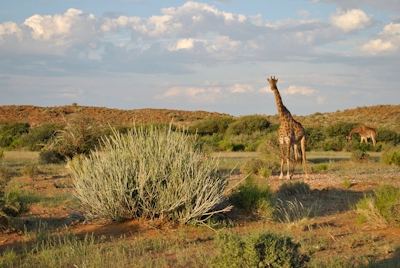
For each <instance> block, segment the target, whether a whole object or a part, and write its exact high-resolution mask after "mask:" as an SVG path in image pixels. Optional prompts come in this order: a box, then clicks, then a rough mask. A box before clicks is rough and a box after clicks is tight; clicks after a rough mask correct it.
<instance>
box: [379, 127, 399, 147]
mask: <svg viewBox="0 0 400 268" xmlns="http://www.w3.org/2000/svg"><path fill="white" fill-rule="evenodd" d="M376 139H377V141H384V142H386V143H391V144H392V145H394V146H396V145H397V144H399V143H400V134H399V133H397V132H395V131H393V130H390V129H386V128H378V129H377V138H376Z"/></svg>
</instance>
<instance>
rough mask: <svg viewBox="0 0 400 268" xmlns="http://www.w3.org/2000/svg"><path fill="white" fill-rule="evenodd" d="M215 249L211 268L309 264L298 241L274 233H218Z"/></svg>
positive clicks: (305, 265)
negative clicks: (241, 234) (215, 254)
mask: <svg viewBox="0 0 400 268" xmlns="http://www.w3.org/2000/svg"><path fill="white" fill-rule="evenodd" d="M216 244H217V247H218V248H219V252H218V254H217V256H216V257H215V258H214V259H213V267H227V268H228V267H229V268H231V267H232V268H234V267H238V268H239V267H309V266H308V262H309V261H310V256H309V255H308V254H303V253H301V252H300V250H299V249H300V247H301V245H300V243H295V242H293V241H292V239H291V238H290V237H288V236H282V235H278V234H274V233H262V234H258V235H256V234H250V235H247V236H243V237H241V236H239V235H237V234H233V233H219V234H218V235H217V237H216Z"/></svg>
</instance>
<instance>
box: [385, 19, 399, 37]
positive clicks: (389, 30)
mask: <svg viewBox="0 0 400 268" xmlns="http://www.w3.org/2000/svg"><path fill="white" fill-rule="evenodd" d="M380 34H382V35H400V23H393V22H391V23H389V24H388V25H386V26H385V27H384V28H383V31H382V32H381V33H380Z"/></svg>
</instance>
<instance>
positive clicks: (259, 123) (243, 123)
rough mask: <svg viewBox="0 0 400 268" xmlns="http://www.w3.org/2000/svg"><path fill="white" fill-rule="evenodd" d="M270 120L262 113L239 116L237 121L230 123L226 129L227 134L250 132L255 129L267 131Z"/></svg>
mask: <svg viewBox="0 0 400 268" xmlns="http://www.w3.org/2000/svg"><path fill="white" fill-rule="evenodd" d="M269 125H270V123H269V121H268V120H267V119H266V118H265V117H264V116H261V115H247V116H242V117H239V118H238V119H237V120H236V121H235V122H233V123H231V124H229V126H228V129H227V130H226V134H227V135H239V134H248V135H251V134H253V133H254V132H255V131H265V130H267V129H268V127H269Z"/></svg>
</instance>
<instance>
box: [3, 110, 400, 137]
mask: <svg viewBox="0 0 400 268" xmlns="http://www.w3.org/2000/svg"><path fill="white" fill-rule="evenodd" d="M73 116H83V117H88V118H91V119H94V120H96V121H99V122H100V123H104V124H110V125H119V126H129V125H132V124H133V123H134V122H135V123H150V122H161V123H170V122H171V121H172V122H173V123H174V124H176V125H181V126H188V125H190V124H192V123H193V122H195V121H198V120H202V119H207V118H212V117H221V116H229V115H228V114H223V113H217V112H207V111H183V110H171V109H150V108H148V109H134V110H119V109H111V108H106V107H93V106H79V105H69V106H55V107H38V106H32V105H3V106H0V123H4V122H8V123H10V122H23V123H29V124H30V125H31V126H37V125H41V124H44V123H55V124H62V123H63V122H65V120H66V119H68V118H69V117H73ZM264 116H266V117H267V119H268V120H269V121H270V122H271V123H278V122H279V117H278V115H264ZM293 116H294V118H295V119H296V120H298V121H299V122H301V123H302V124H303V125H304V126H306V127H307V126H318V125H322V126H329V125H332V124H334V123H337V122H354V123H360V124H365V125H368V126H371V127H376V128H379V127H384V128H388V129H391V130H394V131H396V132H400V124H399V122H400V105H376V106H364V107H357V108H354V109H347V110H344V111H336V112H330V113H318V112H317V113H314V114H311V115H307V116H296V115H293Z"/></svg>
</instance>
